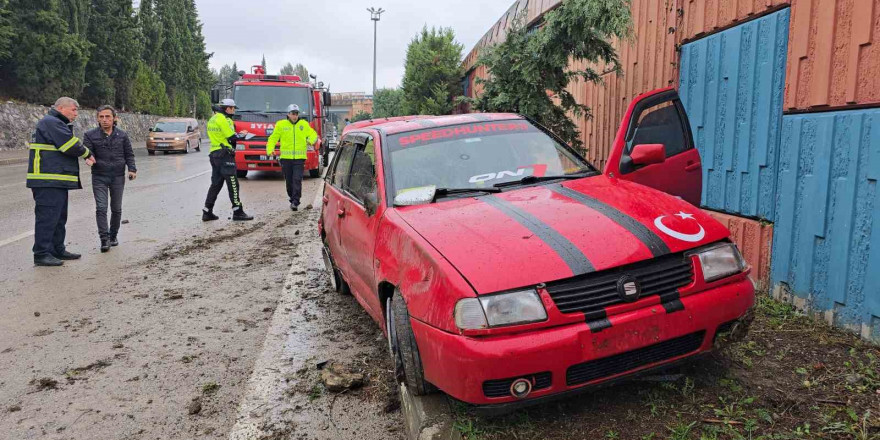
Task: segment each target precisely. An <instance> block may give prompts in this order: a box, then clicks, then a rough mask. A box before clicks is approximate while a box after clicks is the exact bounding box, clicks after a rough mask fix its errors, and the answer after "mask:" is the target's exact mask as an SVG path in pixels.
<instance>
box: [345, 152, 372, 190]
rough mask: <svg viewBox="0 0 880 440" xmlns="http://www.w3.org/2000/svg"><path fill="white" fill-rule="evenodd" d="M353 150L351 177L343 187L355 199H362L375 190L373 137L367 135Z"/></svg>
mask: <svg viewBox="0 0 880 440" xmlns="http://www.w3.org/2000/svg"><path fill="white" fill-rule="evenodd" d="M353 150H354V156H353V158H352V164H351V173H350V175H351V177H350V178H349V181H348V184H347V186H345V189H346V190H347V191H348V192H349V193H350V194H351V195H352V196H354V198H355V199H357V200H360V201H363V200H364V196H366V195H367V194H370V193H375V192H376V147H375V144H374V142H373V139H372V138H371V137H368V138H367V141H366V142H364V143H360V144H359V145H357V146H356V148H354V149H353Z"/></svg>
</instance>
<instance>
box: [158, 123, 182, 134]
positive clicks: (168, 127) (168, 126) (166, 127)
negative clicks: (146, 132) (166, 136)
mask: <svg viewBox="0 0 880 440" xmlns="http://www.w3.org/2000/svg"><path fill="white" fill-rule="evenodd" d="M153 131H156V132H160V133H161V132H165V133H186V122H159V123H157V124H156V126H155V127H153Z"/></svg>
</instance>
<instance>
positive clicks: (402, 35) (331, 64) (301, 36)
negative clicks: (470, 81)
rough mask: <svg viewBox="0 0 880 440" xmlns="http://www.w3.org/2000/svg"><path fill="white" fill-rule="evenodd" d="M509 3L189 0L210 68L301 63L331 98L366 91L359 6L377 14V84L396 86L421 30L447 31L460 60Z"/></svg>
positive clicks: (364, 21)
mask: <svg viewBox="0 0 880 440" xmlns="http://www.w3.org/2000/svg"><path fill="white" fill-rule="evenodd" d="M513 2H514V0H445V1H425V0H376V1H372V0H324V1H320V0H318V1H311V2H306V1H293V0H251V1H242V0H236V1H233V0H196V5H197V6H198V8H199V16H200V18H201V20H202V23H203V24H204V35H205V40H206V43H207V46H208V52H213V53H214V57H213V58H212V59H211V67H212V68H214V69H219V68H220V67H221V66H223V65H224V64H232V62H233V61H235V62H237V63H238V67H239V69H242V70H249V66H252V65H255V64H259V63H260V58H261V56H262V55H263V54H264V53H265V55H266V64H267V66H268V70H269V73H278V70H279V69H280V68H281V67H282V66H283V65H284V64H285V63H287V62H291V63H293V64H294V65H296V63H302V64H304V65H305V66H306V67H307V68H308V69H309V72H310V73H314V74H317V75H318V80H319V81H323V82H324V83H326V84H329V85H330V87H331V89H332V91H333V92H367V93H370V92H372V88H373V22H372V21H370V13H369V12H367V8H368V7H370V6H375V7H376V8H379V7H381V8H384V9H385V10H386V11H387V12H385V13H384V14H382V20H381V21H380V22H379V44H378V48H379V57H378V60H379V62H378V73H377V80H376V81H377V86H378V87H379V88H382V87H398V86H400V81H401V78H402V77H403V62H404V57H405V56H406V47H407V45H408V44H409V42H410V40H412V37H413V36H414V35H416V33H417V32H419V31H420V30H421V28H422V26H424V25H426V24H427V25H428V27H431V26H437V27H440V26H444V27H452V28H453V29H455V33H456V37H457V39H458V41H459V42H460V43H461V44H463V45H464V51H463V55H467V53H468V52H469V51H470V50H471V48H473V46H474V44H476V42H477V40H478V39H480V38H481V37H482V36H483V34H484V33H485V32H486V31H488V30H489V27H490V26H492V25H493V24H494V23H495V21H496V20H498V18H499V17H501V15H502V14H503V13H504V12H506V11H507V8H509V7H510V6H511V5H512V4H513Z"/></svg>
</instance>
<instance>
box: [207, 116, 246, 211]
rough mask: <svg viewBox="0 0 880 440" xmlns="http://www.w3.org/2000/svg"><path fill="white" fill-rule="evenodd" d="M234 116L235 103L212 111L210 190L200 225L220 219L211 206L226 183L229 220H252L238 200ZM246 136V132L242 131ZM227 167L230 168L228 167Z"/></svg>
mask: <svg viewBox="0 0 880 440" xmlns="http://www.w3.org/2000/svg"><path fill="white" fill-rule="evenodd" d="M233 114H235V101H233V100H231V99H224V100H223V101H221V103H220V106H219V109H215V113H214V116H213V117H211V119H210V120H209V121H208V126H207V129H208V138H209V139H210V140H211V152H210V154H209V155H208V157H209V158H210V159H211V187H210V188H209V189H208V198H207V199H205V207H204V208H203V209H202V221H206V222H207V221H211V220H217V219H219V218H220V217H217V215H215V214H214V202H216V201H217V195H219V194H220V190H221V189H223V183H224V182H225V183H226V189H227V190H229V200H230V201H231V202H232V209H233V213H232V220H235V221H246V220H253V219H254V218H253V217H252V216H249V215H247V214H246V213H245V212H244V207H242V205H241V199H240V198H239V194H238V191H239V185H238V178H237V177H236V176H235V166H234V163H235V145H236V142H237V141H238V135H236V134H235V123H234V122H233V121H232V115H233ZM241 134H242V135H246V134H247V132H246V131H242V133H241ZM230 164H233V165H232V166H230Z"/></svg>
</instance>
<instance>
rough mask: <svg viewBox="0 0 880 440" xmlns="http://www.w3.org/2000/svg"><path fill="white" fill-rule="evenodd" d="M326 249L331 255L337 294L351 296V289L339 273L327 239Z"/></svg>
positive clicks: (325, 241) (325, 239) (332, 274)
mask: <svg viewBox="0 0 880 440" xmlns="http://www.w3.org/2000/svg"><path fill="white" fill-rule="evenodd" d="M324 247H326V248H327V253H328V254H329V255H330V266H332V267H333V273H331V274H330V276H332V277H333V284H334V285H335V286H336V289H335V290H336V293H338V294H340V295H351V287H350V286H349V285H348V283H346V282H345V278H342V273H340V272H339V269H338V268H337V267H336V260H335V259H334V258H333V254H331V253H330V246H328V245H327V238H326V237H325V238H324Z"/></svg>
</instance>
